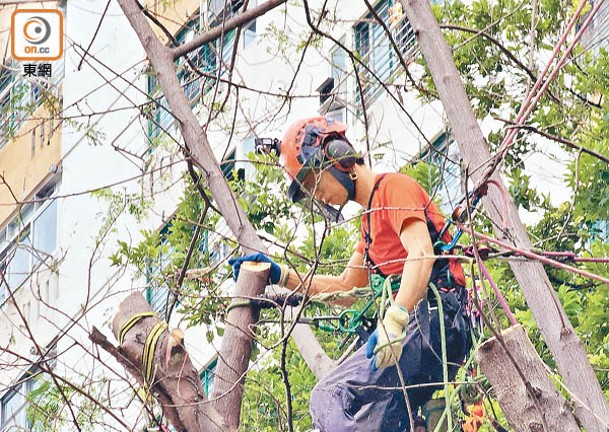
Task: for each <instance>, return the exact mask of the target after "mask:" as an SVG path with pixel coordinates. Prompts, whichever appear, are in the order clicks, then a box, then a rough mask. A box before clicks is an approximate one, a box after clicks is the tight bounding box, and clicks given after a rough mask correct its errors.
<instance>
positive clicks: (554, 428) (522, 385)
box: [476, 325, 580, 432]
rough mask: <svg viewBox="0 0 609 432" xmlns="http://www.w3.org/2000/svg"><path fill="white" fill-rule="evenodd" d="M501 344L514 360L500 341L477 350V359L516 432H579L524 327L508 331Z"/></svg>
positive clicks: (485, 343) (494, 339)
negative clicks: (524, 379)
mask: <svg viewBox="0 0 609 432" xmlns="http://www.w3.org/2000/svg"><path fill="white" fill-rule="evenodd" d="M502 340H503V342H504V344H505V346H506V347H507V350H508V351H509V354H510V355H511V357H512V358H510V356H509V355H508V353H506V350H505V348H504V346H503V345H502V344H501V343H500V341H498V340H497V339H496V338H491V339H489V340H487V341H486V342H484V343H483V344H482V345H481V346H480V348H478V351H477V352H476V359H477V360H478V362H479V363H480V367H481V368H482V371H483V372H484V374H485V375H486V377H487V378H488V379H489V381H490V383H491V384H492V386H493V390H494V392H495V396H496V397H497V400H498V401H499V404H500V405H501V408H502V409H503V413H504V414H505V418H506V419H507V420H508V422H509V423H510V425H512V427H513V428H514V430H516V431H517V432H579V430H580V429H579V426H577V423H576V422H575V418H573V415H572V414H571V410H570V409H569V405H568V404H567V401H566V400H565V398H564V397H563V396H562V395H561V394H560V393H559V392H558V391H557V390H556V386H555V385H554V383H552V380H550V378H549V377H548V375H547V373H546V369H545V366H544V364H543V361H542V360H541V358H540V357H539V355H538V354H537V351H535V347H533V344H532V343H531V341H530V340H529V338H528V336H527V334H526V332H525V330H524V329H523V328H522V326H520V325H517V326H514V327H510V328H508V329H506V330H505V331H504V332H503V333H502ZM514 361H515V362H516V364H517V365H518V368H519V369H520V371H518V370H517V369H516V367H515V366H514ZM520 372H521V373H522V374H523V375H524V376H525V377H526V382H525V381H523V380H522V378H521V376H520ZM544 424H545V425H546V426H547V428H546V427H544Z"/></svg>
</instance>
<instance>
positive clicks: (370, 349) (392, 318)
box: [366, 304, 409, 371]
mask: <svg viewBox="0 0 609 432" xmlns="http://www.w3.org/2000/svg"><path fill="white" fill-rule="evenodd" d="M408 319H409V315H408V311H407V310H406V309H405V308H403V307H402V306H399V305H396V304H393V305H391V306H390V307H389V309H387V312H386V313H385V318H383V322H382V323H379V326H378V327H377V328H376V330H374V332H373V333H372V334H371V335H370V338H369V339H368V344H367V346H366V357H368V358H372V364H371V365H370V368H371V369H372V370H373V371H376V370H377V369H382V368H386V367H387V366H391V365H394V364H396V363H397V362H398V361H399V360H400V357H401V356H402V349H403V348H402V341H403V340H404V338H405V337H406V329H407V328H408Z"/></svg>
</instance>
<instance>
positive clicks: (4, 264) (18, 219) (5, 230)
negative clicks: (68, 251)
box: [0, 182, 59, 306]
mask: <svg viewBox="0 0 609 432" xmlns="http://www.w3.org/2000/svg"><path fill="white" fill-rule="evenodd" d="M58 189H59V182H51V183H47V184H46V185H45V186H43V187H42V188H40V189H39V190H38V191H37V192H36V194H34V202H32V203H28V204H25V205H24V206H23V208H22V210H20V211H19V212H18V213H17V214H16V215H15V216H13V217H11V218H10V219H7V222H6V223H5V224H4V225H3V226H2V227H1V228H0V271H2V272H3V275H4V278H5V279H6V281H7V282H9V281H10V277H11V273H10V272H9V271H8V270H7V269H9V268H10V265H11V262H13V260H14V259H15V256H16V254H17V253H19V251H20V250H21V251H23V250H25V251H26V253H27V254H28V258H27V259H28V263H27V272H26V273H25V274H24V276H23V277H22V278H21V279H20V280H19V281H18V282H17V283H15V284H10V290H11V291H12V292H13V293H14V292H15V291H17V290H18V289H19V288H21V287H22V286H23V284H25V282H26V281H27V280H28V279H29V278H30V277H31V276H32V274H33V273H35V272H36V271H37V269H38V268H39V267H40V266H41V265H42V264H43V262H44V261H45V258H44V257H42V258H41V253H40V252H42V253H44V254H48V255H49V256H52V255H54V254H55V252H56V251H57V247H58V242H57V234H58V232H57V231H58V220H59V217H58V211H59V209H58V202H57V199H56V195H57V192H58ZM51 206H54V207H55V209H54V213H55V215H54V217H55V225H54V228H55V231H54V246H53V247H52V250H49V251H38V249H37V244H38V243H37V242H38V237H37V231H41V228H36V227H38V226H39V225H37V224H36V222H37V221H38V220H39V219H40V218H41V217H42V216H44V215H46V212H47V210H49V209H50V208H51ZM42 231H43V232H46V231H44V230H42ZM26 237H27V238H29V241H28V242H26V243H24V242H23V241H22V239H23V238H26ZM8 298H9V290H8V287H7V286H6V284H5V283H4V280H2V279H0V306H2V305H3V304H4V303H5V301H6V300H7V299H8Z"/></svg>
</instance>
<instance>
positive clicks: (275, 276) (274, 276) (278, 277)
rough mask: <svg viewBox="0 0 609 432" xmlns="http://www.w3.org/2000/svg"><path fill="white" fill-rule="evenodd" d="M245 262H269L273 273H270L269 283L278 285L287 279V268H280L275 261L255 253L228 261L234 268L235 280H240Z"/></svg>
mask: <svg viewBox="0 0 609 432" xmlns="http://www.w3.org/2000/svg"><path fill="white" fill-rule="evenodd" d="M244 261H253V262H267V263H271V271H270V272H269V281H270V282H271V283H272V284H278V283H279V282H280V281H282V282H284V284H285V279H287V271H288V268H287V266H280V265H279V264H277V263H276V262H275V261H273V260H272V259H270V258H269V257H267V256H266V255H265V254H263V253H255V254H251V255H244V256H241V257H232V258H231V259H229V260H228V263H229V264H230V265H231V266H233V279H235V280H237V279H238V278H239V272H240V271H241V264H242V263H243V262H244Z"/></svg>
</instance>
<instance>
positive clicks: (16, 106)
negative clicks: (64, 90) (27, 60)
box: [0, 60, 64, 147]
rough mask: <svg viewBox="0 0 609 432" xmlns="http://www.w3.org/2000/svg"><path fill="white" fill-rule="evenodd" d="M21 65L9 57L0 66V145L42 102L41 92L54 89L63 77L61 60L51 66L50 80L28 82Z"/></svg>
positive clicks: (10, 137)
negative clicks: (22, 73) (21, 70)
mask: <svg viewBox="0 0 609 432" xmlns="http://www.w3.org/2000/svg"><path fill="white" fill-rule="evenodd" d="M20 68H21V64H20V63H18V62H16V61H14V60H9V61H8V62H7V63H6V64H4V65H2V67H1V69H0V147H2V146H3V145H5V144H6V143H7V142H9V141H10V140H11V139H12V138H13V137H14V136H15V134H16V133H17V132H18V131H19V128H20V127H21V125H22V124H23V122H24V121H25V120H26V119H27V118H28V116H29V115H30V114H31V113H32V112H33V111H34V110H35V109H36V108H38V107H39V106H40V105H41V104H42V101H43V96H44V92H46V91H49V90H50V89H57V88H58V86H59V83H60V82H61V80H62V79H63V74H64V72H63V69H64V63H63V60H62V61H61V62H57V64H54V66H53V76H52V78H51V80H50V82H45V81H40V79H38V80H37V81H36V82H34V81H29V80H28V79H26V78H24V77H22V76H21V74H20Z"/></svg>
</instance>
